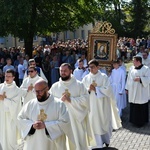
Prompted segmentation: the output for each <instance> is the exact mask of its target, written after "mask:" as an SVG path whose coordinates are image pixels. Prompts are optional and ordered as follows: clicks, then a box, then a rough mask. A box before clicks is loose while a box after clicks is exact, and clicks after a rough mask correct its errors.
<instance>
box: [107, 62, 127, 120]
mask: <svg viewBox="0 0 150 150" xmlns="http://www.w3.org/2000/svg"><path fill="white" fill-rule="evenodd" d="M113 67H114V69H113V70H112V72H111V75H110V76H109V79H110V84H111V86H112V89H113V93H114V96H115V99H116V104H117V107H118V110H119V116H120V117H121V116H122V109H124V108H125V107H126V105H127V104H126V99H125V97H124V94H125V72H124V70H123V69H122V68H121V67H119V61H118V60H116V61H113Z"/></svg>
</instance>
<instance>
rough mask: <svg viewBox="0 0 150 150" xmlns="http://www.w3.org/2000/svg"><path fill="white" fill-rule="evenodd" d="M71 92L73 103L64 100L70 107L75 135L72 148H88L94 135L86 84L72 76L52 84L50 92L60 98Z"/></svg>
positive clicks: (80, 149)
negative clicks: (90, 120)
mask: <svg viewBox="0 0 150 150" xmlns="http://www.w3.org/2000/svg"><path fill="white" fill-rule="evenodd" d="M65 91H67V92H68V93H69V94H70V99H71V103H69V102H64V103H65V105H66V106H67V108H68V112H69V116H70V121H71V127H72V131H73V135H74V140H75V146H73V147H72V148H70V150H88V145H89V144H90V142H93V143H94V141H92V140H93V135H92V131H91V128H90V124H89V118H88V111H89V101H88V100H89V94H88V91H87V90H86V88H85V87H84V85H83V84H82V83H81V82H80V81H78V80H76V79H75V78H74V76H71V79H70V80H69V81H62V80H61V78H60V80H59V82H56V83H54V84H53V85H52V87H51V89H50V93H51V94H52V95H53V96H54V97H56V98H58V99H60V98H61V97H62V95H63V93H64V92H65Z"/></svg>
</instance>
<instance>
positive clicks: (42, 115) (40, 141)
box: [18, 80, 71, 150]
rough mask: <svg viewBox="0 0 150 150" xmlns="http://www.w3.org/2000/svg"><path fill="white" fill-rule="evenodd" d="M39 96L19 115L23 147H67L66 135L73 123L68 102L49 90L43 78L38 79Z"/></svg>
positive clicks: (65, 148) (52, 149)
mask: <svg viewBox="0 0 150 150" xmlns="http://www.w3.org/2000/svg"><path fill="white" fill-rule="evenodd" d="M34 90H35V93H36V98H35V99H32V100H30V101H29V102H28V103H27V104H26V105H24V107H23V108H22V110H21V111H20V113H19V115H18V121H19V124H20V128H21V134H22V137H23V139H24V140H25V142H24V147H23V150H33V149H36V150H41V149H43V150H48V149H49V150H50V149H51V150H60V149H61V150H67V147H66V135H65V133H68V132H69V129H71V125H70V122H69V115H68V113H67V110H66V107H65V105H64V104H63V103H62V102H60V101H57V100H55V99H54V98H53V96H52V95H50V94H49V93H48V90H49V88H48V84H47V83H46V81H44V80H38V81H37V82H36V83H35V86H34Z"/></svg>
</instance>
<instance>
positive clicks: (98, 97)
mask: <svg viewBox="0 0 150 150" xmlns="http://www.w3.org/2000/svg"><path fill="white" fill-rule="evenodd" d="M93 81H95V83H96V84H97V85H96V93H95V92H94V91H91V92H90V115H89V116H90V123H91V125H92V129H93V132H94V135H95V138H96V142H97V143H96V144H97V148H102V147H103V143H107V144H109V142H110V137H111V132H112V127H113V128H116V129H118V128H120V127H121V121H120V118H119V117H118V114H117V109H116V106H115V103H114V101H113V100H111V97H112V96H113V94H112V88H111V85H110V82H109V80H108V77H107V75H105V74H103V73H101V72H100V71H98V73H97V74H95V75H94V74H92V73H89V74H88V75H87V76H85V77H84V78H83V80H82V82H83V84H84V85H85V87H86V88H87V89H89V87H90V85H91V84H92V83H93ZM114 111H115V113H114ZM112 117H113V119H112ZM116 118H117V119H116ZM112 121H113V122H112ZM114 122H115V123H114ZM113 124H115V125H113ZM114 126H115V127H114Z"/></svg>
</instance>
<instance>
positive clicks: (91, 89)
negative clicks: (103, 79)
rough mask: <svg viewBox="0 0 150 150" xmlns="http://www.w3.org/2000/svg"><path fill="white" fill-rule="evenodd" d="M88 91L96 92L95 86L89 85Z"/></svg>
mask: <svg viewBox="0 0 150 150" xmlns="http://www.w3.org/2000/svg"><path fill="white" fill-rule="evenodd" d="M88 91H89V92H91V91H94V92H96V88H95V86H94V85H93V84H91V85H90V87H89V90H88Z"/></svg>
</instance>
